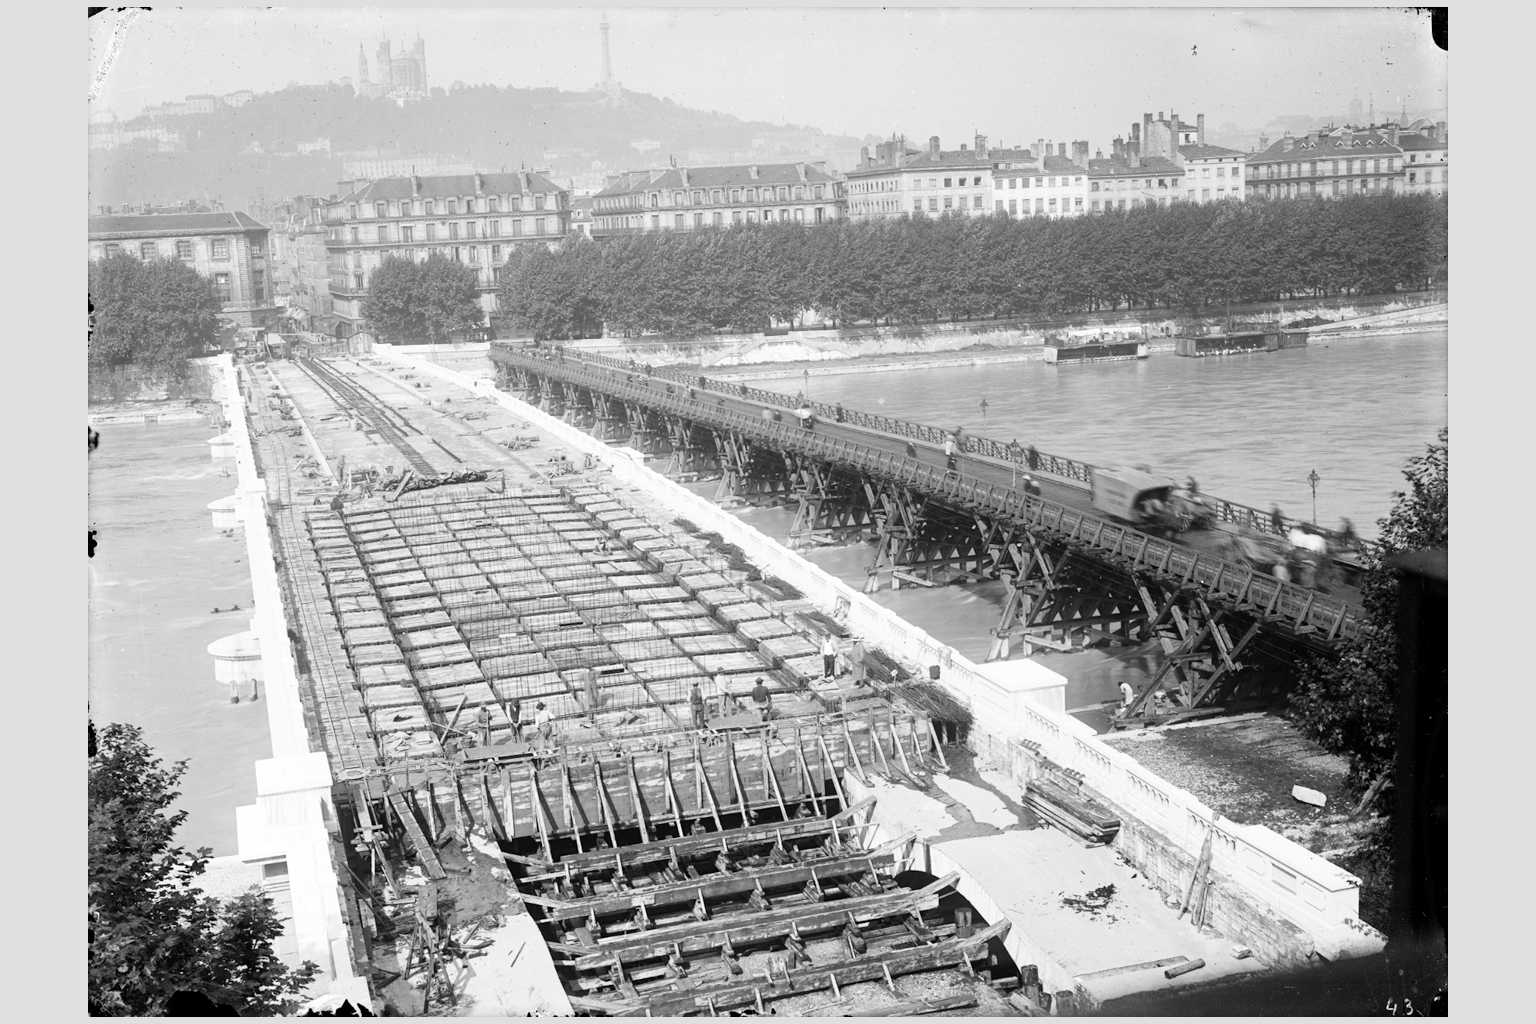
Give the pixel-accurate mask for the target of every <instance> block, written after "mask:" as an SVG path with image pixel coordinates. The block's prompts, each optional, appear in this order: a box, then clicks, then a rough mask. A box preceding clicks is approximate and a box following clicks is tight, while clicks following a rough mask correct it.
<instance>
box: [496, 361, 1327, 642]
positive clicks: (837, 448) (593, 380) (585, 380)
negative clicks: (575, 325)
mask: <svg viewBox="0 0 1536 1024" xmlns="http://www.w3.org/2000/svg"><path fill="white" fill-rule="evenodd" d="M502 361H504V362H507V363H509V364H510V365H515V366H521V367H522V368H523V369H525V370H527V371H529V372H532V373H542V374H549V375H551V376H556V375H557V376H559V377H560V378H561V379H562V380H565V381H568V382H570V383H573V384H578V385H582V386H585V387H587V388H588V389H590V390H596V391H602V392H604V393H606V394H609V395H613V396H615V397H619V398H624V399H628V400H630V401H634V402H637V403H640V404H643V405H646V406H649V407H651V408H655V409H658V410H661V411H664V412H667V413H671V414H672V415H675V416H680V417H683V418H686V419H689V420H692V421H694V422H697V423H701V424H706V425H709V426H713V427H719V428H722V429H727V430H734V431H737V432H739V433H741V434H744V435H747V436H749V437H753V438H755V439H757V440H759V441H760V442H768V443H769V444H770V445H771V446H774V447H778V448H779V449H781V450H786V451H792V452H795V453H797V454H799V455H803V456H809V457H811V458H816V459H820V460H823V461H826V462H830V463H835V464H839V465H843V466H847V467H849V468H852V469H855V470H858V471H860V472H863V473H866V474H869V475H872V476H877V477H881V478H884V479H886V480H890V481H893V482H896V483H899V484H902V485H904V486H906V487H908V488H910V489H912V490H915V491H920V492H922V493H925V494H929V495H931V496H933V497H935V498H939V499H941V500H943V501H945V502H948V503H950V504H952V505H956V506H961V507H966V508H969V509H972V510H974V511H979V512H983V513H986V514H990V515H993V516H998V517H1002V518H1005V519H1007V520H1010V521H1012V522H1014V523H1016V524H1018V525H1021V526H1023V527H1024V528H1026V529H1028V530H1030V531H1032V532H1035V533H1044V534H1048V535H1050V536H1052V537H1054V538H1055V539H1056V540H1058V541H1061V542H1064V543H1066V544H1068V545H1070V546H1073V547H1076V548H1079V549H1083V550H1084V551H1085V552H1087V553H1091V554H1094V555H1097V556H1098V557H1099V558H1100V559H1101V560H1105V561H1108V562H1110V563H1111V564H1120V565H1123V566H1124V567H1125V568H1127V569H1128V570H1130V571H1133V572H1142V573H1146V574H1148V575H1151V576H1160V577H1163V578H1164V579H1168V580H1171V581H1172V582H1174V583H1175V584H1176V585H1178V586H1179V587H1181V588H1183V589H1186V590H1188V589H1199V590H1200V591H1201V592H1202V594H1203V596H1205V598H1206V599H1207V600H1219V601H1222V602H1224V603H1227V604H1230V605H1232V606H1233V607H1235V608H1236V609H1237V610H1240V611H1244V612H1247V613H1251V614H1253V615H1256V616H1258V617H1259V618H1261V619H1262V620H1264V621H1265V622H1266V623H1267V624H1268V625H1270V626H1271V627H1278V628H1281V629H1283V630H1284V631H1285V632H1287V633H1291V634H1294V635H1296V636H1299V637H1304V638H1308V639H1309V640H1313V641H1322V642H1324V643H1328V642H1331V641H1334V640H1338V639H1342V638H1345V637H1349V636H1352V635H1354V632H1355V630H1356V619H1357V617H1356V613H1355V611H1354V609H1352V608H1351V607H1350V606H1349V605H1348V604H1347V603H1346V602H1344V601H1341V600H1339V599H1338V598H1334V597H1329V596H1326V595H1323V594H1321V593H1318V592H1317V591H1314V590H1309V589H1307V588H1306V587H1302V586H1298V585H1297V584H1294V583H1288V582H1285V581H1282V580H1279V579H1276V578H1275V577H1273V576H1270V575H1268V574H1267V573H1260V572H1256V571H1254V570H1253V569H1251V568H1249V567H1248V566H1245V565H1239V564H1237V563H1235V562H1230V561H1227V560H1225V559H1221V558H1216V557H1214V556H1211V555H1209V554H1201V553H1199V552H1196V551H1194V550H1192V549H1190V548H1186V547H1183V546H1182V545H1179V544H1176V543H1174V542H1172V541H1168V540H1162V539H1160V538H1157V537H1153V536H1151V535H1150V534H1145V533H1141V532H1140V531H1138V530H1135V529H1132V528H1131V527H1129V526H1124V525H1122V524H1119V523H1114V522H1111V521H1110V520H1108V519H1103V518H1100V517H1099V516H1095V515H1092V514H1091V513H1087V512H1083V511H1080V510H1078V509H1073V508H1068V507H1067V506H1065V505H1060V504H1058V503H1056V502H1053V501H1048V500H1046V499H1044V498H1041V497H1038V496H1035V495H1029V494H1025V493H1024V492H1023V491H1020V490H1015V489H1014V488H1012V487H1006V486H1000V485H998V484H991V483H985V482H983V481H981V480H978V479H976V478H975V477H970V476H966V475H965V474H961V473H957V472H954V471H949V470H944V469H940V468H939V467H937V466H930V465H928V464H926V463H922V462H918V461H917V460H915V459H909V458H907V457H905V456H904V455H898V454H896V453H894V452H888V451H883V450H880V449H877V448H873V447H871V446H869V445H865V444H859V443H857V442H853V441H845V440H842V439H839V438H834V437H828V436H826V435H823V434H818V433H816V432H814V431H813V430H807V429H805V428H804V427H801V426H790V425H788V424H785V423H782V422H778V421H772V420H764V419H762V418H760V417H756V416H749V415H747V414H745V413H741V412H737V411H736V410H734V409H727V408H724V407H723V406H721V405H716V404H713V403H711V402H708V401H705V400H702V399H700V398H698V397H689V396H688V394H687V393H686V391H679V390H678V389H677V388H675V387H668V386H666V385H661V386H653V383H654V382H652V381H646V380H619V379H616V378H614V377H613V376H612V375H610V374H607V373H602V372H599V371H596V370H591V369H582V368H579V367H574V366H571V365H570V364H568V363H565V362H563V361H556V360H553V359H549V358H541V357H539V356H534V355H530V354H525V353H518V352H506V351H505V350H504V354H503V357H502ZM669 391H670V392H671V393H669Z"/></svg>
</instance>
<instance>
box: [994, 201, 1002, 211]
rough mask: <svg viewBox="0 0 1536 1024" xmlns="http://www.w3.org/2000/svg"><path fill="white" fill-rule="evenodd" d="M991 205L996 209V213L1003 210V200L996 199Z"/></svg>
mask: <svg viewBox="0 0 1536 1024" xmlns="http://www.w3.org/2000/svg"><path fill="white" fill-rule="evenodd" d="M993 206H994V209H995V210H996V212H998V213H1002V212H1003V201H1002V200H1001V199H999V200H997V201H996V202H995V203H994V204H993Z"/></svg>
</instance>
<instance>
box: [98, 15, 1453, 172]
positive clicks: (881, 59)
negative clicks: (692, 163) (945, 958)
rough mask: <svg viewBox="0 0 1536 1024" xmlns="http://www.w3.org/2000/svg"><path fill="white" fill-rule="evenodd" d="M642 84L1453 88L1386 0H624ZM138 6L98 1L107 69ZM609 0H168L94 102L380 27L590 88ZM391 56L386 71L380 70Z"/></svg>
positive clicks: (1144, 107) (863, 104)
mask: <svg viewBox="0 0 1536 1024" xmlns="http://www.w3.org/2000/svg"><path fill="white" fill-rule="evenodd" d="M607 11H608V20H609V23H610V25H611V29H610V40H611V45H612V52H613V65H614V74H615V77H617V78H618V79H619V80H620V81H621V82H622V83H623V84H624V86H625V88H627V89H632V90H634V91H637V92H647V93H651V94H654V95H657V96H668V97H671V98H672V99H673V100H675V101H677V102H679V103H683V104H686V105H688V106H692V107H698V108H701V109H704V110H719V111H721V112H723V113H728V114H733V115H735V116H737V117H740V118H742V119H744V120H765V121H772V122H775V123H778V122H783V121H789V122H792V123H798V124H807V125H812V126H815V127H818V128H821V129H823V130H826V131H830V132H848V133H852V134H858V135H862V134H864V133H866V132H874V133H877V134H881V135H885V134H889V133H890V132H893V131H898V132H904V133H906V135H907V136H908V138H909V139H917V138H921V139H926V138H927V137H928V136H929V135H934V134H937V135H939V136H941V138H942V140H943V144H944V146H945V148H946V149H948V148H953V147H955V146H957V145H958V144H959V143H960V142H961V141H964V140H969V138H970V136H971V135H972V134H973V133H975V132H978V131H979V132H981V133H983V134H985V135H988V136H989V137H990V139H991V140H992V143H993V144H994V145H995V144H997V142H998V141H1000V140H1001V141H1003V142H1006V143H1008V144H1010V145H1011V144H1015V143H1018V144H1026V143H1028V142H1030V141H1032V140H1034V139H1036V138H1040V137H1046V138H1050V139H1055V140H1071V139H1080V138H1086V139H1088V140H1089V142H1090V143H1092V145H1093V146H1094V147H1095V148H1103V149H1106V150H1107V149H1108V148H1109V140H1110V139H1111V138H1112V137H1113V136H1114V135H1116V134H1125V133H1126V132H1127V130H1128V126H1129V124H1130V122H1131V121H1133V120H1140V117H1141V114H1142V112H1143V111H1148V110H1150V111H1152V112H1153V113H1154V114H1155V113H1156V112H1158V111H1165V112H1166V111H1170V110H1176V111H1177V112H1178V113H1179V114H1180V115H1181V116H1184V117H1185V119H1186V120H1189V121H1193V120H1194V115H1195V114H1197V113H1201V112H1203V113H1204V114H1205V115H1206V123H1207V127H1208V128H1214V127H1215V126H1217V125H1220V124H1221V123H1223V122H1226V121H1232V122H1235V123H1237V124H1239V125H1243V126H1245V127H1257V126H1260V125H1262V124H1264V123H1265V122H1266V121H1268V120H1269V119H1271V118H1273V117H1276V116H1279V115H1284V114H1314V115H1327V114H1334V113H1342V112H1343V111H1344V110H1345V109H1346V108H1347V106H1348V103H1349V100H1350V98H1351V97H1352V96H1353V95H1354V94H1355V93H1356V91H1357V90H1358V92H1359V95H1360V98H1361V101H1362V103H1364V102H1366V101H1367V100H1368V93H1369V91H1370V90H1372V89H1374V90H1375V94H1376V107H1377V111H1378V114H1381V113H1383V112H1395V111H1396V110H1397V109H1398V107H1399V104H1400V102H1401V99H1400V98H1401V97H1403V96H1405V95H1406V98H1407V101H1408V106H1409V108H1410V109H1411V110H1412V109H1419V108H1431V107H1433V108H1439V107H1443V106H1445V104H1446V96H1445V89H1446V57H1445V55H1444V53H1442V52H1441V51H1440V50H1439V49H1437V48H1436V47H1435V46H1434V44H1433V42H1432V41H1431V39H1430V36H1429V25H1428V17H1427V15H1417V14H1413V13H1411V12H1408V11H1407V10H1406V9H1401V8H1400V9H1386V8H1377V9H1371V8H1355V9H1344V8H1325V7H1322V8H1283V9H1270V8H1238V9H1232V8H1204V9H1201V8H1141V9H1137V8H1084V7H1076V8H1033V9H1023V8H996V7H993V8H986V7H969V8H927V9H921V8H914V9H890V10H882V9H879V8H862V9H847V8H843V9H836V10H828V9H818V8H814V7H806V8H761V7H759V8H707V7H693V8H644V7H629V8H624V7H609V8H608V9H607ZM116 18H117V15H113V14H107V15H102V16H97V17H96V18H92V19H91V20H90V25H91V38H90V47H89V50H90V60H89V67H88V77H91V76H94V75H95V74H96V73H97V69H98V67H99V65H100V63H101V60H102V56H103V54H104V53H105V52H106V49H107V45H106V44H107V40H108V38H109V37H110V34H111V30H112V25H113V23H114V20H115V19H116ZM599 20H600V12H599V9H597V8H590V9H569V8H568V9H561V10H550V9H540V8H533V7H529V8H517V9H511V10H489V9H476V8H450V9H427V8H422V9H416V8H411V7H398V8H390V7H384V8H380V7H353V8H345V7H335V6H327V7H312V8H285V9H268V10H261V9H255V8H250V9H246V8H205V9H193V8H185V9H170V8H157V9H155V10H153V11H149V12H144V13H141V14H140V16H139V17H138V18H137V20H135V21H134V22H133V23H132V25H131V26H129V28H128V29H127V31H126V33H125V35H124V37H123V41H122V46H121V49H120V51H119V53H118V55H117V59H116V61H115V62H114V64H113V66H112V70H111V72H110V73H109V74H108V75H107V76H106V80H105V82H104V84H103V86H102V88H101V90H100V94H99V95H98V97H97V100H96V103H95V104H94V105H93V107H92V109H93V110H100V109H102V108H109V109H111V110H112V111H113V112H115V113H116V114H117V115H118V116H119V117H122V118H126V117H130V116H132V115H134V114H136V113H137V112H138V111H139V110H140V109H142V108H143V107H145V106H147V105H150V104H154V103H159V102H163V101H165V100H180V99H181V98H183V97H184V96H186V95H187V94H189V93H215V94H222V93H227V92H233V91H234V90H236V89H251V90H253V91H255V92H264V91H270V90H274V89H280V88H282V87H283V86H285V85H287V84H288V83H290V82H300V83H318V82H325V81H331V80H339V79H340V78H342V77H344V76H347V77H352V78H354V79H355V77H356V74H357V71H356V68H357V49H358V44H359V43H360V42H361V43H364V44H365V47H364V48H365V50H366V52H367V54H368V60H369V65H370V68H372V66H373V63H374V59H373V58H374V51H375V49H376V47H377V45H378V42H379V40H380V38H382V37H383V36H385V35H388V36H389V37H390V38H391V39H392V40H394V41H395V42H396V43H397V44H400V43H409V41H410V40H411V39H414V38H415V36H416V34H417V32H418V30H419V32H420V34H421V36H422V38H423V39H424V40H425V41H426V56H427V74H428V78H429V80H430V84H432V85H440V86H444V87H446V86H449V85H451V84H452V83H453V82H454V81H455V80H462V81H464V82H465V83H468V84H472V85H473V84H481V83H490V84H494V85H500V86H507V85H511V86H521V87H526V86H557V87H560V88H562V89H587V88H591V87H592V86H594V85H595V84H596V83H597V81H598V79H599V77H600V69H601V48H600V43H599V34H598V28H597V26H598V22H599ZM375 74H376V72H375Z"/></svg>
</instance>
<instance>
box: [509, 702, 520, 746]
mask: <svg viewBox="0 0 1536 1024" xmlns="http://www.w3.org/2000/svg"><path fill="white" fill-rule="evenodd" d="M507 710H508V717H509V719H510V721H511V723H512V740H513V742H520V741H521V740H522V738H523V704H522V701H517V700H514V701H513V702H512V703H511V704H510V705H508V709H507Z"/></svg>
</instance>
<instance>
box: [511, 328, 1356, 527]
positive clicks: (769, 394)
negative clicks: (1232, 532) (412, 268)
mask: <svg viewBox="0 0 1536 1024" xmlns="http://www.w3.org/2000/svg"><path fill="white" fill-rule="evenodd" d="M501 351H503V352H517V351H518V350H516V349H508V348H502V349H501ZM532 358H534V359H536V360H538V359H540V357H532ZM562 358H567V359H569V358H574V359H579V360H581V361H582V362H583V363H587V364H591V365H596V366H604V367H607V368H609V369H612V370H615V371H619V372H622V373H636V374H646V375H648V376H650V377H657V378H661V379H664V380H670V381H674V382H677V383H680V384H686V385H687V386H689V387H693V388H698V389H701V390H705V391H713V392H715V393H717V394H722V395H729V396H731V397H732V398H741V399H743V400H745V401H748V402H755V403H757V404H759V405H767V406H772V407H774V408H777V409H794V408H796V407H798V406H801V405H802V403H799V402H797V401H796V396H794V395H787V394H785V393H783V392H782V391H769V390H767V389H764V388H754V387H748V386H747V385H746V384H734V383H731V382H730V381H723V380H715V379H714V378H711V377H706V376H703V375H701V374H698V373H693V372H691V371H690V370H686V369H683V368H680V367H675V366H653V367H647V366H644V365H642V364H640V363H637V362H635V361H633V360H623V359H614V358H612V357H610V356H601V355H595V354H590V353H585V352H583V353H581V354H580V355H572V356H563V357H562ZM543 362H544V363H547V362H548V360H547V359H545V360H543ZM803 405H804V406H807V407H809V408H810V410H811V411H812V412H814V413H815V414H816V415H817V416H818V417H820V418H821V419H823V420H829V421H836V422H838V423H844V424H847V425H849V426H854V427H862V428H863V429H865V430H874V431H878V432H879V433H882V434H889V435H891V436H893V437H905V438H909V439H911V440H914V441H922V442H923V443H925V444H931V445H935V446H941V445H943V444H944V442H945V441H946V440H948V438H949V437H950V436H951V434H952V431H948V430H945V429H944V428H942V427H935V426H932V425H929V424H926V423H914V422H912V421H911V420H903V419H897V418H895V417H893V416H882V415H880V414H878V413H872V412H865V411H863V410H861V409H847V408H841V409H840V408H839V407H838V406H835V405H828V404H826V403H825V402H807V403H803ZM959 447H960V450H961V451H962V452H964V453H965V454H967V455H976V456H980V457H981V458H986V459H994V460H996V461H998V462H1005V463H1011V464H1014V465H1017V466H1018V467H1019V468H1020V469H1024V470H1028V471H1030V472H1034V473H1049V474H1050V475H1052V476H1056V477H1060V478H1062V479H1066V480H1075V481H1077V482H1079V483H1083V484H1087V483H1090V482H1091V481H1092V479H1093V468H1094V467H1093V464H1092V463H1088V462H1082V461H1080V460H1078V459H1072V458H1068V457H1067V456H1065V455H1053V454H1051V453H1049V452H1042V451H1037V450H1036V449H1035V448H1034V446H1033V445H1030V446H1025V445H1020V444H1019V443H1018V442H1017V441H1007V442H1004V441H999V440H997V439H995V438H991V437H977V436H975V435H971V434H967V435H966V436H965V437H964V439H963V440H961V442H960V446H959ZM1200 499H1201V500H1202V501H1203V502H1204V503H1205V507H1206V508H1207V509H1209V510H1210V512H1211V515H1212V516H1214V517H1215V518H1216V519H1217V520H1218V521H1220V522H1223V523H1232V524H1234V525H1237V526H1242V527H1244V528H1246V529H1249V530H1252V531H1254V532H1256V533H1267V534H1273V535H1275V536H1280V537H1285V536H1289V534H1290V532H1291V531H1292V530H1293V529H1295V528H1297V527H1298V526H1300V525H1301V520H1299V519H1293V518H1291V517H1289V516H1285V515H1280V516H1276V515H1275V514H1274V512H1273V511H1270V512H1266V511H1264V510H1262V509H1259V508H1255V507H1254V506H1252V505H1244V504H1243V503H1242V502H1237V501H1228V500H1227V499H1225V498H1217V497H1214V496H1212V495H1209V494H1202V495H1200ZM1323 532H1324V533H1326V534H1327V535H1329V536H1330V537H1333V538H1335V539H1339V540H1342V539H1343V538H1341V537H1340V536H1339V535H1338V534H1337V533H1335V532H1334V531H1331V530H1328V531H1323Z"/></svg>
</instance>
